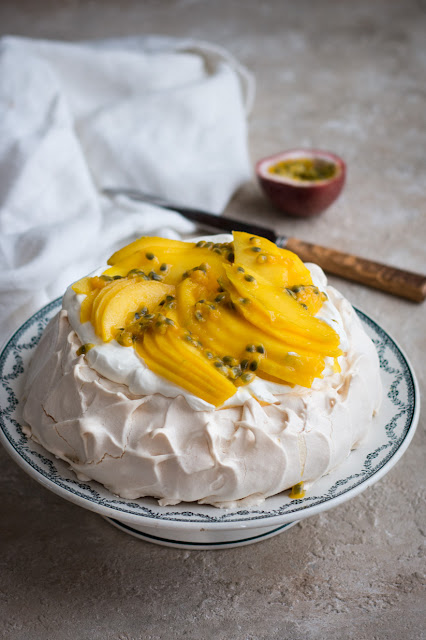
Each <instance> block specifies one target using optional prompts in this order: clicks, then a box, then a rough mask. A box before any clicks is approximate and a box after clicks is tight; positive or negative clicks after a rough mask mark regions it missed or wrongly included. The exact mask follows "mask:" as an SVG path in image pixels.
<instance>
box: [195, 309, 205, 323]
mask: <svg viewBox="0 0 426 640" xmlns="http://www.w3.org/2000/svg"><path fill="white" fill-rule="evenodd" d="M194 315H195V317H196V319H197V320H198V322H205V320H204V316H203V314H202V313H201V311H196V312H195V314H194Z"/></svg>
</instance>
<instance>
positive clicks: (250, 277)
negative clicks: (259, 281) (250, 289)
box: [244, 274, 256, 282]
mask: <svg viewBox="0 0 426 640" xmlns="http://www.w3.org/2000/svg"><path fill="white" fill-rule="evenodd" d="M244 280H247V282H256V280H255V279H254V278H253V276H250V275H248V274H247V275H245V276H244Z"/></svg>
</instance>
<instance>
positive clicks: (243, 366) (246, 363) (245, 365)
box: [240, 359, 250, 371]
mask: <svg viewBox="0 0 426 640" xmlns="http://www.w3.org/2000/svg"><path fill="white" fill-rule="evenodd" d="M249 364H250V363H249V361H248V360H245V359H244V360H241V362H240V367H241V369H242V370H243V371H245V370H246V369H247V368H248V366H249Z"/></svg>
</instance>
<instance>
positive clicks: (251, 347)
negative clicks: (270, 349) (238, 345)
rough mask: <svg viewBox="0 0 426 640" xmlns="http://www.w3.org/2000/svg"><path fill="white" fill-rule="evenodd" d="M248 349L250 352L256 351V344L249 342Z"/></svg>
mask: <svg viewBox="0 0 426 640" xmlns="http://www.w3.org/2000/svg"><path fill="white" fill-rule="evenodd" d="M246 351H248V352H249V353H254V352H255V351H256V346H255V345H254V344H248V345H247V346H246Z"/></svg>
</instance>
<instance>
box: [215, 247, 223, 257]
mask: <svg viewBox="0 0 426 640" xmlns="http://www.w3.org/2000/svg"><path fill="white" fill-rule="evenodd" d="M213 252H214V253H218V254H219V255H220V256H221V255H222V251H221V250H220V249H217V248H216V249H213Z"/></svg>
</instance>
